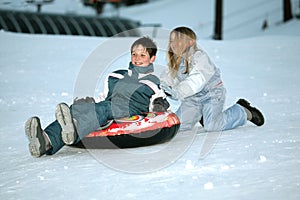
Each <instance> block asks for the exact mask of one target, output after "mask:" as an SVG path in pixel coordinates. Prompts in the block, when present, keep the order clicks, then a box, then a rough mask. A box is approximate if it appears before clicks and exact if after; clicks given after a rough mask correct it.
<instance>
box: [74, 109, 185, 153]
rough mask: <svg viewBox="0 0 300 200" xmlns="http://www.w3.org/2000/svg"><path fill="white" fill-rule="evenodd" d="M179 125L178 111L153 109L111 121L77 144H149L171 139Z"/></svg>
mask: <svg viewBox="0 0 300 200" xmlns="http://www.w3.org/2000/svg"><path fill="white" fill-rule="evenodd" d="M179 127H180V121H179V119H178V117H177V115H175V114H174V113H172V112H149V113H145V115H135V116H132V117H129V118H122V119H117V120H111V121H109V122H107V124H106V125H104V126H102V127H100V128H99V129H98V130H96V131H94V132H92V133H90V134H89V135H87V136H86V137H85V138H83V139H82V140H81V142H80V143H78V144H77V145H76V146H77V147H81V148H89V149H98V148H101V149H102V148H109V149H111V148H132V147H141V146H149V145H154V144H159V143H163V142H167V141H169V140H171V139H172V138H173V137H174V136H175V135H176V133H177V132H178V129H179Z"/></svg>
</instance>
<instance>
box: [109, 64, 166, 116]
mask: <svg viewBox="0 0 300 200" xmlns="http://www.w3.org/2000/svg"><path fill="white" fill-rule="evenodd" d="M153 72H154V68H153V64H150V65H149V66H147V67H136V66H134V65H133V64H132V63H131V62H130V63H129V69H128V70H117V71H114V72H113V73H111V74H109V76H108V79H107V82H106V87H105V91H104V94H105V95H106V98H105V101H110V102H111V110H112V112H113V115H114V117H118V116H120V117H124V116H132V115H136V114H141V113H143V112H149V111H152V109H153V101H154V100H155V99H156V98H159V97H162V98H166V95H165V93H164V91H163V90H162V89H161V88H160V87H159V84H160V80H159V78H158V77H156V76H155V75H154V74H153Z"/></svg>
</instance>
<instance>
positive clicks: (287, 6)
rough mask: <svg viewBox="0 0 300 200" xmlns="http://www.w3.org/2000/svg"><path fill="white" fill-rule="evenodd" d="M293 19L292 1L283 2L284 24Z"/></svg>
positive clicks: (284, 0) (285, 0)
mask: <svg viewBox="0 0 300 200" xmlns="http://www.w3.org/2000/svg"><path fill="white" fill-rule="evenodd" d="M292 18H293V15H292V7H291V0H283V22H286V21H289V20H290V19H292Z"/></svg>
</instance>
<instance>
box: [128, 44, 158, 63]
mask: <svg viewBox="0 0 300 200" xmlns="http://www.w3.org/2000/svg"><path fill="white" fill-rule="evenodd" d="M154 60H155V56H152V58H150V55H149V53H148V52H147V50H146V48H145V47H143V46H142V45H138V46H135V47H133V49H132V52H131V62H132V64H134V65H135V66H137V67H147V66H149V65H150V64H151V63H153V62H154Z"/></svg>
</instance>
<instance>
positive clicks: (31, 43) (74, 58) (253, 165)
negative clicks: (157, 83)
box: [0, 0, 300, 200]
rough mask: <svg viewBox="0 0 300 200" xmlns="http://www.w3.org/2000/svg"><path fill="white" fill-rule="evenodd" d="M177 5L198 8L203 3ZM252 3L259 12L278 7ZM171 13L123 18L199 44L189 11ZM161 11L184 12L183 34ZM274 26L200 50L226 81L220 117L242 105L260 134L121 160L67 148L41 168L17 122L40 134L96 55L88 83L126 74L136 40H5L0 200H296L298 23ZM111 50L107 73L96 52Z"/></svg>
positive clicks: (197, 137) (299, 163)
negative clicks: (33, 122) (259, 121)
mask: <svg viewBox="0 0 300 200" xmlns="http://www.w3.org/2000/svg"><path fill="white" fill-rule="evenodd" d="M58 2H62V1H58ZM182 2H183V1H182ZM184 2H186V4H187V5H191V4H192V5H199V3H198V2H200V1H196V0H194V1H192V0H187V1H184ZM201 2H202V3H203V2H204V1H201ZM205 2H206V4H204V5H205V6H207V5H208V1H205ZM225 2H226V1H225ZM228 2H231V3H232V5H233V6H232V7H231V6H230V5H229V3H228V5H226V6H228V9H229V7H230V9H231V10H232V12H233V11H234V10H237V8H239V9H242V10H243V9H244V8H245V7H247V6H245V4H246V5H247V3H246V2H245V1H244V2H243V3H239V2H240V1H233V0H231V1H228ZM251 2H252V4H251V5H253V7H255V5H257V4H258V3H262V4H263V5H264V4H268V3H267V2H273V3H274V2H275V1H269V0H268V1H258V0H255V1H254V0H253V1H251ZM293 2H296V1H293ZM244 3H245V4H244ZM169 4H170V0H164V1H154V0H153V2H152V3H151V4H149V5H148V6H149V7H147V6H146V5H140V6H137V7H136V8H141V10H140V12H136V13H135V14H133V12H134V10H133V9H134V8H133V7H132V8H124V9H122V10H120V15H124V16H125V15H127V14H128V16H129V15H131V16H132V17H135V18H137V19H141V20H144V19H145V21H144V22H145V23H150V22H159V23H162V24H163V27H162V28H161V29H160V30H161V31H162V32H166V31H168V29H170V28H173V27H174V26H176V25H179V24H180V25H189V26H191V27H193V28H195V29H196V31H197V33H200V32H201V29H200V28H199V27H198V28H197V25H194V24H193V23H199V22H197V20H191V18H190V17H188V16H192V17H194V11H191V12H183V11H182V9H181V8H183V7H185V6H186V5H185V4H183V3H178V4H172V5H170V9H169V8H168V7H167V6H166V5H169ZM209 4H211V3H209ZM239 5H240V7H239ZM249 5H250V4H249ZM249 5H248V6H249ZM270 5H271V3H270ZM211 6H212V5H211ZM194 7H196V6H194ZM275 7H276V6H275ZM45 8H46V7H45ZM142 8H143V9H142ZM147 8H151V9H147ZM209 8H210V7H209ZM63 9H64V7H63ZM160 9H161V10H163V11H164V12H166V13H167V14H170V15H173V13H175V11H177V12H178V13H180V12H181V11H182V12H183V13H182V15H184V17H183V18H182V21H180V18H181V17H178V18H177V19H178V20H179V21H180V22H178V23H176V20H175V19H174V21H173V19H165V20H162V18H164V17H162V16H161V15H159V10H160ZM230 9H229V10H230ZM272 9H273V8H270V10H269V11H270V12H271V11H272ZM258 10H259V9H258ZM152 11H153V12H152ZM184 11H185V10H184ZM204 11H206V12H207V13H203V23H204V24H205V23H206V24H209V20H211V17H210V16H211V15H212V14H211V12H209V11H208V9H207V10H205V9H204ZM226 12H229V11H228V10H227V11H226ZM226 12H225V13H226ZM126 13H127V14H126ZM246 13H247V12H245V14H246ZM133 15H134V16H133ZM151 16H152V17H153V21H151ZM168 16H169V15H168ZM180 16H181V15H180ZM243 18H247V16H244V15H243ZM270 18H271V17H270ZM274 18H275V17H274ZM147 20H148V21H147ZM258 21H260V20H258ZM257 23H259V22H257ZM229 25H232V26H234V25H235V23H234V22H231V24H229ZM271 25H272V26H270V28H269V29H267V30H265V31H261V30H260V29H259V30H258V29H257V30H253V29H252V27H251V26H250V25H249V27H248V28H249V29H248V31H247V30H243V32H248V33H249V35H244V34H243V33H242V32H240V33H238V32H239V31H238V30H236V31H232V32H229V33H225V36H226V37H227V38H228V40H224V41H213V40H209V39H207V38H209V37H208V35H207V36H205V37H200V39H199V41H198V42H199V45H200V46H201V47H203V48H204V49H205V50H206V51H207V53H208V54H209V55H210V57H211V58H212V59H213V61H214V62H215V63H216V64H217V65H218V66H219V68H220V69H221V71H222V77H223V81H224V84H225V86H226V88H227V106H229V105H231V104H233V103H234V102H235V101H236V100H237V99H238V98H240V97H244V98H247V99H248V100H249V101H250V102H251V103H253V104H254V105H255V106H257V107H258V108H260V109H261V110H262V111H263V113H264V115H265V117H266V123H265V125H263V126H262V127H256V126H254V125H253V124H251V123H247V124H246V125H245V126H243V127H240V128H237V129H235V130H230V131H224V132H221V133H215V132H214V133H206V132H204V131H203V129H202V128H201V127H200V126H199V127H195V129H194V130H192V131H189V132H181V133H179V134H178V135H177V136H176V137H175V138H174V139H173V140H172V141H171V142H169V143H165V144H161V145H155V146H151V147H142V148H134V149H128V150H120V149H118V150H108V149H98V150H86V149H78V148H73V147H69V146H66V147H64V148H63V149H61V150H60V151H59V152H58V153H57V154H55V155H53V156H43V157H41V158H33V157H31V156H30V154H29V152H28V147H27V144H28V141H27V138H26V137H25V133H24V122H25V121H26V120H27V119H28V118H29V117H30V116H33V115H37V116H39V117H40V118H41V121H42V126H43V127H46V126H47V125H48V124H49V123H50V122H52V121H53V120H54V109H55V106H56V104H57V103H59V102H62V101H64V102H67V103H69V104H70V103H71V102H72V99H73V98H74V97H75V96H76V95H77V89H78V88H77V87H76V86H77V85H76V84H78V80H79V78H80V77H81V75H82V72H83V69H84V68H85V67H86V66H91V65H92V64H91V63H90V62H89V61H91V59H92V58H94V57H93V55H99V56H98V57H97V59H98V61H97V62H96V63H94V64H93V65H95V66H96V67H97V68H98V69H99V71H97V72H101V73H103V74H96V73H95V74H96V75H95V76H97V77H98V78H99V79H101V80H102V79H103V77H104V76H105V74H106V73H107V71H109V69H115V68H117V67H120V66H121V68H124V67H125V66H127V63H128V55H127V54H128V52H126V51H128V49H129V45H128V44H130V43H131V42H132V41H133V40H135V39H136V38H100V37H81V36H51V35H28V34H16V33H7V32H4V31H1V32H0V43H1V47H0V61H1V62H0V91H1V93H0V119H1V120H0V151H1V167H0V169H1V170H0V173H1V175H0V199H90V200H92V199H105V200H110V199H139V200H140V199H143V200H146V199H166V200H167V199H278V200H279V199H289V200H294V199H295V200H297V199H299V198H300V171H299V169H300V135H299V131H300V123H299V121H300V105H299V104H300V91H299V88H298V80H299V77H298V76H299V75H300V68H299V63H300V62H299V61H300V58H299V51H300V28H299V27H300V26H299V20H297V19H294V20H292V21H290V22H288V23H286V24H275V22H274V23H272V24H271ZM236 35H237V36H236ZM155 40H156V41H157V43H158V45H159V47H160V51H159V54H158V58H157V61H156V66H157V68H156V70H157V71H158V72H159V71H160V70H164V68H163V67H164V66H165V58H164V53H165V52H164V49H165V42H166V41H165V38H163V37H159V36H158V37H157V38H155ZM115 42H117V43H118V44H121V46H118V48H116V47H115V46H112V47H113V48H112V53H114V54H116V57H113V61H111V60H110V61H109V59H107V58H108V56H110V55H108V56H107V54H109V52H111V51H107V49H105V50H106V51H107V54H102V53H101V54H97V53H99V52H102V50H103V49H101V47H104V46H105V47H106V45H109V44H115ZM127 48H128V49H127ZM109 50H110V49H109ZM104 52H105V51H104ZM102 60H103V62H102ZM104 63H105V64H104ZM107 63H109V64H110V65H109V67H107V66H108V65H106V64H107ZM102 65H103V66H104V67H103V68H101V67H100V66H102ZM100 82H101V81H99V83H98V82H97V84H98V85H97V87H96V89H95V90H96V91H94V88H93V90H92V92H94V93H95V94H96V93H98V92H99V91H101V86H102V85H101V83H100ZM94 93H93V94H94ZM93 94H92V95H93Z"/></svg>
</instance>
